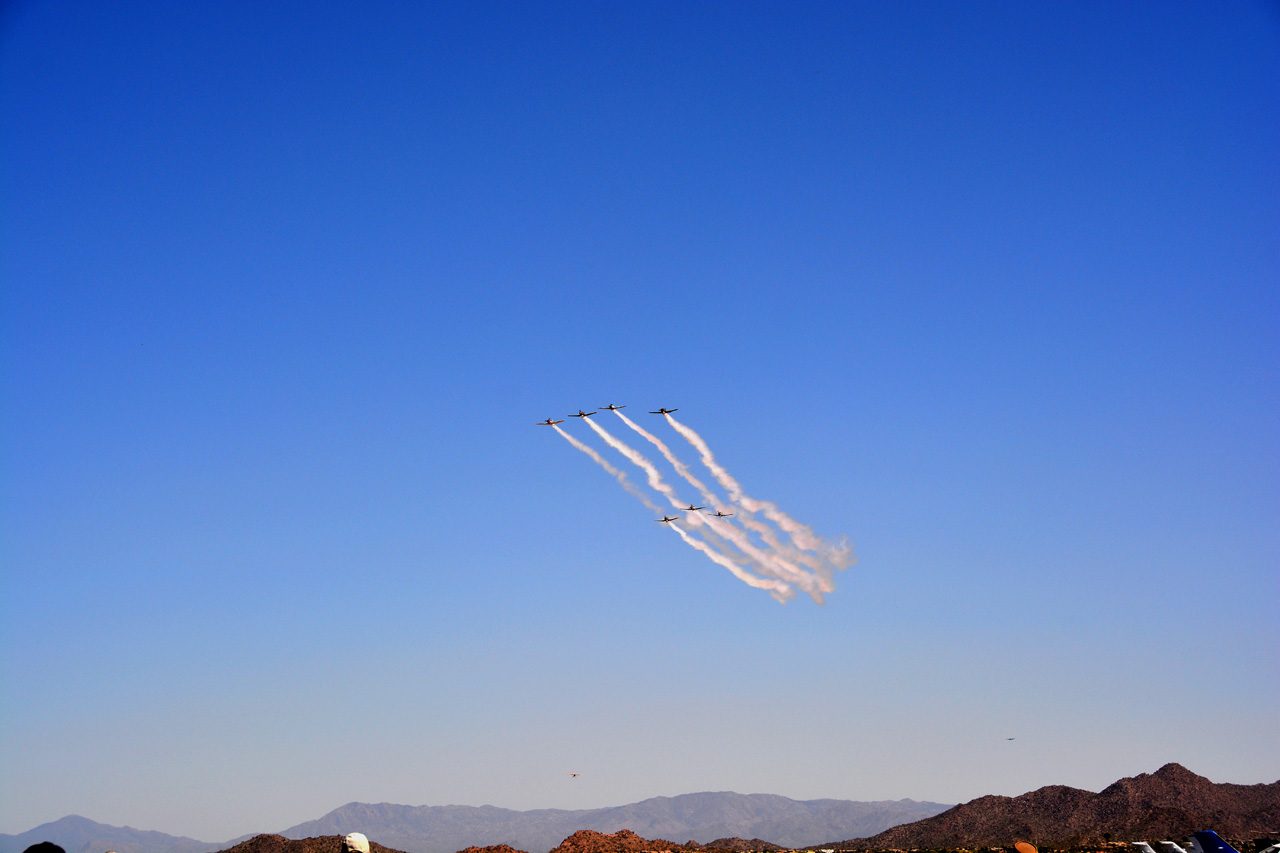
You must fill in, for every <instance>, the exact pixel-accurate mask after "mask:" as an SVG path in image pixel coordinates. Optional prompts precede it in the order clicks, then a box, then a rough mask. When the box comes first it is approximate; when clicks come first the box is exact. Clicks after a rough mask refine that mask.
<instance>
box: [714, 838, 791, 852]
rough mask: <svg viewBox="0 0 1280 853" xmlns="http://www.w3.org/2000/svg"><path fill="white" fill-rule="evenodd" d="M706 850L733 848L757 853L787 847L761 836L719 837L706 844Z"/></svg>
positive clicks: (733, 849) (775, 850)
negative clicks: (772, 842)
mask: <svg viewBox="0 0 1280 853" xmlns="http://www.w3.org/2000/svg"><path fill="white" fill-rule="evenodd" d="M703 847H704V848H705V849H706V850H732V851H733V853H756V851H759V850H764V851H767V853H777V851H780V850H786V849H787V848H785V847H779V846H778V845H777V844H771V843H769V842H768V841H761V840H760V839H759V838H752V839H751V840H749V841H748V840H747V839H745V838H736V837H735V838H717V839H716V840H715V841H712V842H709V843H707V844H704V845H703Z"/></svg>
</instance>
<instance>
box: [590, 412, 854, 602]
mask: <svg viewBox="0 0 1280 853" xmlns="http://www.w3.org/2000/svg"><path fill="white" fill-rule="evenodd" d="M615 413H616V412H615ZM583 420H586V421H587V425H588V426H590V427H591V429H592V430H594V431H595V433H596V434H597V435H599V436H600V437H601V438H603V439H604V440H605V441H606V442H608V444H609V446H610V447H612V448H613V449H614V450H616V451H618V452H619V453H621V454H622V455H623V456H625V457H627V458H628V459H630V460H631V461H632V462H633V463H634V464H635V465H637V466H638V467H639V468H640V469H641V470H643V471H644V472H645V475H646V476H647V477H648V478H649V485H650V487H652V488H653V489H655V490H657V491H659V492H661V493H662V494H664V495H665V496H666V498H667V500H669V501H671V505H672V506H674V507H676V508H678V509H684V506H685V505H684V504H682V503H680V501H679V499H678V498H676V495H675V490H674V489H673V488H672V487H671V486H670V485H669V484H668V483H667V482H665V481H664V480H663V479H662V474H661V472H659V471H658V469H657V468H656V467H655V466H654V464H653V463H652V462H650V461H649V460H648V459H647V458H646V457H645V456H644V454H642V453H641V452H640V451H638V450H636V449H635V448H633V447H631V446H630V445H629V444H627V443H626V442H624V441H622V440H621V439H618V438H615V437H614V435H613V434H612V433H610V432H609V431H608V430H606V429H605V428H604V427H602V426H600V425H599V424H597V423H594V422H593V421H591V420H589V419H587V418H583ZM623 420H624V421H627V422H628V423H629V424H630V425H631V426H632V428H633V429H635V430H636V431H637V432H639V433H640V434H641V435H645V436H646V437H648V438H649V439H650V440H651V441H652V442H653V443H654V444H655V445H657V446H658V448H659V449H660V450H662V451H663V455H664V456H666V457H667V460H668V461H670V462H671V463H672V464H673V465H675V466H677V468H676V470H680V469H681V468H684V469H685V471H686V472H687V471H688V467H687V466H685V465H684V464H682V463H681V462H680V461H679V460H678V459H676V458H675V454H673V453H672V452H671V450H670V448H668V447H667V446H666V445H665V444H663V443H662V442H661V441H660V440H658V439H657V437H655V436H652V435H648V434H647V433H646V432H645V431H644V430H643V429H641V428H640V427H639V426H638V425H636V424H635V423H634V422H633V421H631V420H630V419H629V418H623ZM685 479H687V480H692V481H694V482H695V483H697V487H698V490H699V491H700V492H703V493H704V494H709V491H708V490H707V488H706V486H703V485H702V484H701V483H698V481H697V478H696V477H694V476H693V475H692V474H691V473H689V474H686V476H685ZM711 499H712V500H714V502H715V503H716V505H717V508H718V509H719V508H722V507H723V504H722V502H721V501H719V499H716V498H714V496H711ZM690 516H691V518H690V519H689V522H690V523H691V524H692V525H693V526H695V527H700V526H702V524H703V521H704V518H703V517H702V516H700V515H697V514H696V513H690ZM706 521H709V519H706ZM707 527H708V528H710V529H711V530H712V531H713V532H715V533H717V534H719V535H720V536H723V537H724V538H726V539H728V540H729V541H730V542H732V543H733V544H734V545H736V546H737V547H738V550H740V551H741V552H742V553H744V554H746V555H747V557H749V558H750V559H751V561H752V562H754V563H755V564H756V569H757V571H759V572H761V573H762V574H766V575H769V576H771V577H774V578H777V579H779V580H782V581H784V582H790V583H794V584H797V585H799V586H800V587H801V588H802V589H804V590H805V592H808V593H809V594H810V595H814V594H815V590H814V588H813V586H814V584H813V582H812V581H813V578H812V576H811V575H810V574H809V573H807V572H805V571H804V570H803V569H801V568H799V567H798V566H796V565H795V564H794V563H791V562H788V561H787V560H784V559H782V558H780V557H778V556H776V555H772V554H766V553H765V552H763V551H761V550H760V549H759V548H757V547H755V546H754V545H752V544H751V541H750V540H749V539H748V538H747V537H746V536H745V535H744V534H743V533H742V532H741V531H739V530H738V529H737V528H734V527H731V526H729V525H720V526H716V527H712V526H711V525H710V524H709V523H708V524H707ZM769 532H772V531H769ZM700 550H705V549H700ZM708 553H710V552H708ZM828 591H829V590H828ZM817 597H819V598H820V597H821V596H820V595H819V596H817Z"/></svg>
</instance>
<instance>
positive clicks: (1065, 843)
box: [821, 764, 1280, 850]
mask: <svg viewBox="0 0 1280 853" xmlns="http://www.w3.org/2000/svg"><path fill="white" fill-rule="evenodd" d="M1198 829H1214V830H1216V831H1217V832H1218V833H1219V834H1220V835H1222V836H1224V837H1227V838H1237V839H1252V838H1257V837H1260V836H1263V835H1272V834H1276V833H1277V831H1280V782H1273V783H1271V784H1268V785H1232V784H1227V783H1215V782H1211V781H1209V780H1208V779H1206V778H1205V777H1203V776H1197V775H1196V774H1195V773H1192V772H1191V771H1190V770H1187V769H1186V768H1185V767H1182V766H1181V765H1179V764H1166V765H1165V766H1164V767H1161V768H1160V769H1159V770H1157V771H1156V772H1155V773H1151V774H1147V773H1142V774H1140V775H1138V776H1133V777H1130V778H1125V779H1121V780H1120V781H1118V782H1116V783H1114V784H1112V785H1110V786H1108V787H1107V788H1106V789H1105V790H1103V791H1102V792H1100V793H1097V794H1095V793H1092V792H1090V791H1085V790H1082V789H1080V788H1069V787H1066V786H1065V785H1049V786H1046V787H1044V788H1040V789H1038V790H1035V791H1031V792H1030V793H1027V794H1023V795H1021V796H1019V797H997V796H986V797H979V798H978V799H976V800H972V801H970V802H967V803H962V804H961V805H958V806H956V807H955V808H952V809H948V810H947V811H945V812H943V813H942V814H939V815H936V816H934V817H930V818H926V819H924V820H920V821H916V822H915V823H911V824H907V825H905V826H897V827H894V828H892V829H889V830H886V831H884V832H881V833H879V834H877V835H873V836H871V837H869V838H852V839H849V840H847V841H840V842H833V843H827V844H824V845H821V846H823V847H834V848H836V849H840V850H883V849H899V850H909V849H914V848H929V849H942V848H956V847H969V848H973V847H996V846H1004V845H1008V844H1011V843H1012V842H1013V841H1015V840H1023V841H1030V842H1031V843H1032V844H1035V845H1037V846H1041V847H1049V848H1066V847H1075V846H1082V845H1088V844H1097V843H1100V842H1103V841H1107V840H1111V839H1115V840H1129V839H1133V840H1137V839H1165V838H1186V837H1187V836H1188V835H1189V834H1190V833H1191V832H1193V831H1195V830H1198Z"/></svg>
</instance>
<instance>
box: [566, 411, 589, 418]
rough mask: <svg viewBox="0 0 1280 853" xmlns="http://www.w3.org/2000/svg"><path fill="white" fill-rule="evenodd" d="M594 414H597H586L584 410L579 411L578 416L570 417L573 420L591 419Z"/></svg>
mask: <svg viewBox="0 0 1280 853" xmlns="http://www.w3.org/2000/svg"><path fill="white" fill-rule="evenodd" d="M594 414H595V412H584V411H582V409H578V414H576V415H569V417H571V418H589V417H591V416H592V415H594Z"/></svg>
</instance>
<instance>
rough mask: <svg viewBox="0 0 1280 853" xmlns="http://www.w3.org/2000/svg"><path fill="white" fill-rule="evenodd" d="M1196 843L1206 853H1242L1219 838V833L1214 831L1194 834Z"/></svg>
mask: <svg viewBox="0 0 1280 853" xmlns="http://www.w3.org/2000/svg"><path fill="white" fill-rule="evenodd" d="M1192 835H1194V836H1195V839H1196V841H1199V842H1200V847H1201V848H1203V849H1204V853H1240V851H1238V850H1236V848H1234V847H1232V846H1231V845H1230V844H1228V843H1227V842H1225V841H1223V840H1222V839H1221V838H1219V837H1218V833H1216V832H1214V831H1213V830H1212V829H1206V830H1204V831H1203V832H1193V833H1192Z"/></svg>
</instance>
